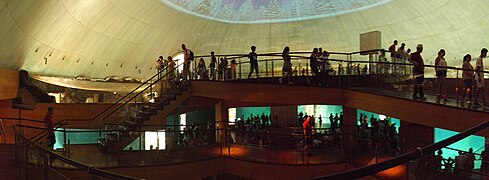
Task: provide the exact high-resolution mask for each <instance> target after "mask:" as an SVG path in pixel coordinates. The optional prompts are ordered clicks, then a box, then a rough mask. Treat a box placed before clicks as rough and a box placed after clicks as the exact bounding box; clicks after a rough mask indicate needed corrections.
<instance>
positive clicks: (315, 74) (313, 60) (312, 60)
mask: <svg viewBox="0 0 489 180" xmlns="http://www.w3.org/2000/svg"><path fill="white" fill-rule="evenodd" d="M318 57H321V54H320V53H319V50H318V48H314V49H313V50H312V54H311V56H310V57H309V66H310V67H311V72H312V82H311V83H312V84H313V85H317V84H318V83H319V82H318V80H319V68H318V66H319V62H318V59H317V58H318Z"/></svg>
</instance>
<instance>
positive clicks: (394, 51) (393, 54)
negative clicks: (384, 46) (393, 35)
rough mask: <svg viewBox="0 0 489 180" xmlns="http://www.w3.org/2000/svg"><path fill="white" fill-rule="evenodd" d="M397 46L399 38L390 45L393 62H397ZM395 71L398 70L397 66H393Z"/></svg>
mask: <svg viewBox="0 0 489 180" xmlns="http://www.w3.org/2000/svg"><path fill="white" fill-rule="evenodd" d="M396 46H397V40H394V43H393V44H392V45H391V46H390V47H389V52H390V53H391V62H392V63H396V62H397V60H396V59H397V51H396ZM393 68H394V69H393V71H392V73H394V72H396V70H397V66H396V65H394V66H393Z"/></svg>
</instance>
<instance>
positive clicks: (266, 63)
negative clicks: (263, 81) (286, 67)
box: [265, 60, 273, 77]
mask: <svg viewBox="0 0 489 180" xmlns="http://www.w3.org/2000/svg"><path fill="white" fill-rule="evenodd" d="M272 62H273V60H272ZM265 76H266V77H268V61H265Z"/></svg>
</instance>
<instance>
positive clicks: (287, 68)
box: [279, 46, 293, 84]
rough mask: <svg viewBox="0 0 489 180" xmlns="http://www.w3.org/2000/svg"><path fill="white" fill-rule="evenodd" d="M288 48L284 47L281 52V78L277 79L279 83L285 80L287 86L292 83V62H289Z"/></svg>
mask: <svg viewBox="0 0 489 180" xmlns="http://www.w3.org/2000/svg"><path fill="white" fill-rule="evenodd" d="M289 53H290V48H289V46H285V48H284V50H283V51H282V58H283V59H284V66H283V67H282V78H281V79H279V82H280V83H282V82H285V81H284V79H285V78H287V81H288V84H293V83H292V62H291V61H290V60H291V58H290V54H289Z"/></svg>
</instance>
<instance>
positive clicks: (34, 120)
mask: <svg viewBox="0 0 489 180" xmlns="http://www.w3.org/2000/svg"><path fill="white" fill-rule="evenodd" d="M0 120H12V121H14V120H17V121H18V120H21V121H29V122H36V123H44V121H42V120H37V119H26V118H4V117H0Z"/></svg>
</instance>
